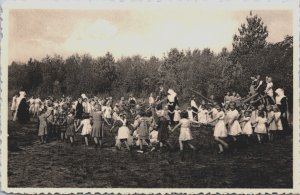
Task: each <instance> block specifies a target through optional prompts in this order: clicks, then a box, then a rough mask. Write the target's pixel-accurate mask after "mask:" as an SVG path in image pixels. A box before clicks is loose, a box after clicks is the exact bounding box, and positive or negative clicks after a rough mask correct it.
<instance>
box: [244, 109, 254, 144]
mask: <svg viewBox="0 0 300 195" xmlns="http://www.w3.org/2000/svg"><path fill="white" fill-rule="evenodd" d="M250 116H251V111H250V110H246V111H245V112H244V117H243V119H242V121H243V123H244V126H243V130H242V132H243V134H244V135H247V144H249V139H250V137H251V135H252V134H253V128H252V124H251V120H250Z"/></svg>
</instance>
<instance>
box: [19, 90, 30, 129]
mask: <svg viewBox="0 0 300 195" xmlns="http://www.w3.org/2000/svg"><path fill="white" fill-rule="evenodd" d="M25 96H26V93H25V91H20V97H19V98H18V100H19V101H18V102H19V104H18V109H17V117H18V121H19V123H21V124H25V123H27V122H28V121H29V120H30V115H29V105H28V104H27V101H26V98H25Z"/></svg>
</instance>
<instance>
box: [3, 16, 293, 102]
mask: <svg viewBox="0 0 300 195" xmlns="http://www.w3.org/2000/svg"><path fill="white" fill-rule="evenodd" d="M267 37H268V30H267V26H266V25H265V24H264V23H263V21H262V19H261V18H260V17H259V16H257V15H252V13H250V15H249V16H248V17H247V18H246V22H245V23H243V24H241V27H240V28H239V29H238V33H237V34H235V35H234V36H233V43H232V45H233V49H232V51H228V50H227V49H226V48H223V49H222V51H221V52H220V53H214V52H212V51H211V50H210V49H209V48H205V49H203V50H199V49H194V50H179V49H177V48H172V49H170V50H169V51H168V52H167V53H166V55H165V56H164V57H162V58H157V57H155V56H152V57H150V58H149V59H145V58H143V57H142V56H140V55H136V56H132V57H122V58H120V59H117V60H116V59H115V58H114V56H113V54H111V53H109V52H108V53H106V55H104V56H101V57H97V58H93V57H91V56H90V55H89V54H84V55H79V54H74V55H72V56H69V57H67V58H65V59H64V58H63V57H62V56H59V55H54V56H46V57H44V58H43V59H41V60H37V59H29V61H28V62H27V63H21V62H12V63H11V65H10V66H9V68H8V88H9V93H10V94H9V95H10V97H11V96H12V94H13V93H15V92H17V91H19V90H21V89H22V90H25V91H26V92H27V93H28V94H31V95H39V96H41V97H46V96H48V95H52V96H57V97H59V96H61V95H63V94H64V95H72V96H79V95H80V94H81V93H86V94H87V95H91V96H93V95H110V96H114V97H120V96H125V95H126V94H129V93H133V94H134V95H135V96H137V97H148V95H149V94H150V93H152V92H156V90H157V88H158V86H159V85H164V86H165V87H166V88H167V87H171V88H173V89H174V90H175V91H176V92H177V93H178V94H180V97H181V98H182V99H186V98H188V97H189V96H190V95H191V92H189V91H188V89H189V88H193V89H195V90H197V91H199V92H201V93H202V94H203V95H204V96H207V97H209V96H210V95H214V96H215V98H216V99H219V100H221V99H222V98H223V97H224V94H225V93H226V92H227V91H236V92H237V93H239V94H240V95H241V96H245V95H247V93H248V91H249V86H250V82H251V80H250V77H251V76H255V75H257V74H260V75H261V76H262V77H265V76H271V77H272V78H273V82H274V86H276V87H282V88H284V89H285V91H286V94H287V95H288V97H290V101H292V92H293V37H292V36H288V35H287V36H286V37H285V38H284V40H283V41H280V42H277V43H268V42H267V41H266V38H267Z"/></svg>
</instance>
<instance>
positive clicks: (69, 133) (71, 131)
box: [66, 109, 76, 146]
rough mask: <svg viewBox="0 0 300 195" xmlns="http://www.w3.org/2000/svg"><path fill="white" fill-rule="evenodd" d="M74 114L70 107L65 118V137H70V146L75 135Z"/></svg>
mask: <svg viewBox="0 0 300 195" xmlns="http://www.w3.org/2000/svg"><path fill="white" fill-rule="evenodd" d="M74 114H75V110H73V109H72V110H71V111H70V112H69V114H68V115H67V120H66V123H67V130H66V137H69V138H70V142H71V146H73V144H74V136H75V125H76V122H75V116H74Z"/></svg>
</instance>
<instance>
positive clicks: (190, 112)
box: [187, 107, 194, 121]
mask: <svg viewBox="0 0 300 195" xmlns="http://www.w3.org/2000/svg"><path fill="white" fill-rule="evenodd" d="M187 112H188V119H190V120H191V121H194V114H193V110H192V108H191V107H188V108H187Z"/></svg>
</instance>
